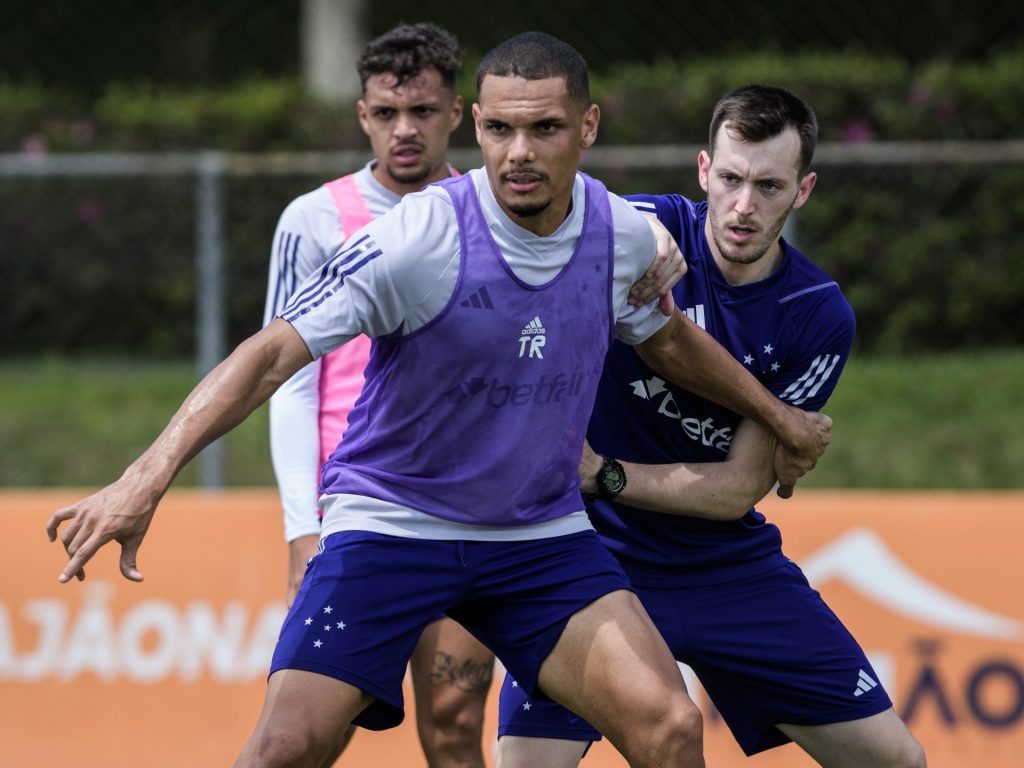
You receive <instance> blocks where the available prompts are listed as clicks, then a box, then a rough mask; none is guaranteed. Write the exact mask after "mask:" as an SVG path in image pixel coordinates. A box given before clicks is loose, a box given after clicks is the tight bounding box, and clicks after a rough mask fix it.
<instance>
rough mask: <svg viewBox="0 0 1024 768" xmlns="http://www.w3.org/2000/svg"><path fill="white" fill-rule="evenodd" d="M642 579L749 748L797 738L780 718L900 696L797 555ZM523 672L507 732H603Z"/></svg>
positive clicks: (831, 712)
mask: <svg viewBox="0 0 1024 768" xmlns="http://www.w3.org/2000/svg"><path fill="white" fill-rule="evenodd" d="M633 589H634V591H635V592H636V593H637V595H638V596H639V598H640V601H641V602H642V603H643V605H644V607H645V608H646V609H647V612H648V613H649V614H650V615H651V618H652V619H653V620H654V623H655V625H656V626H657V627H658V629H659V630H660V632H661V634H662V635H663V636H664V638H665V641H666V642H667V643H668V646H669V648H670V649H671V650H672V654H673V656H675V658H676V659H677V660H679V661H682V662H683V663H685V664H688V665H689V666H690V667H692V668H693V671H694V672H695V673H696V674H697V677H698V678H699V679H700V682H701V684H702V685H703V686H704V689H705V690H706V691H707V693H708V696H709V697H710V698H711V701H712V702H713V703H714V705H715V707H716V708H717V709H718V711H719V712H720V713H721V715H722V718H723V719H724V720H725V722H726V724H727V725H728V726H729V729H730V730H731V731H732V734H733V736H734V737H735V738H736V741H737V742H738V743H739V745H740V747H742V749H743V751H744V752H745V753H746V754H747V755H753V754H756V753H758V752H763V751H764V750H766V749H771V748H772V747H777V746H780V745H782V744H785V743H787V742H789V741H790V739H789V738H788V737H787V736H785V735H784V734H783V733H782V732H781V731H780V730H778V729H777V728H776V727H775V724H776V723H789V724H793V725H825V724H829V723H838V722H845V721H848V720H858V719H860V718H864V717H869V716H871V715H875V714H878V713H879V712H883V711H885V710H887V709H889V708H890V707H891V706H892V702H891V701H890V700H889V696H888V695H887V694H886V692H885V690H884V689H883V688H882V686H881V684H879V682H878V675H877V674H875V671H874V669H872V667H871V665H870V664H869V663H868V660H867V657H866V656H865V655H864V652H863V651H862V650H861V648H860V646H859V645H858V644H857V642H856V640H854V639H853V636H852V635H851V634H850V633H849V632H848V631H847V629H846V628H845V627H844V626H843V624H842V622H840V621H839V619H838V618H837V617H836V615H835V614H834V613H833V612H832V610H831V609H830V608H829V607H828V606H827V605H826V604H825V601H824V600H822V598H821V595H819V594H818V593H817V592H816V591H815V590H814V589H812V588H811V586H810V585H809V584H808V583H807V579H806V578H805V577H804V575H803V572H802V571H801V570H800V568H799V567H798V566H797V565H796V564H795V563H792V562H790V563H787V564H786V565H783V566H782V567H780V568H778V569H777V570H775V571H772V572H769V573H767V574H764V575H763V576H758V577H757V578H756V579H743V580H740V581H733V582H728V583H725V584H712V585H702V586H699V587H687V588H673V589H652V588H649V587H634V588H633ZM514 677H515V676H514V675H513V674H512V673H511V672H510V673H509V677H506V679H505V682H504V684H503V686H502V689H501V697H500V700H499V711H498V735H499V736H537V737H542V738H554V739H569V740H573V741H593V740H596V739H598V738H600V737H599V734H598V732H597V731H596V730H594V728H593V727H591V726H590V724H589V723H587V722H586V721H585V720H582V719H581V718H579V717H577V716H576V715H574V714H572V713H571V712H569V711H568V710H567V709H565V708H564V707H561V706H559V705H558V704H555V703H554V702H552V701H550V700H549V699H543V700H542V699H540V698H537V697H531V696H530V694H529V692H528V691H527V690H524V689H523V688H522V687H521V686H519V685H517V684H516V681H515V680H514Z"/></svg>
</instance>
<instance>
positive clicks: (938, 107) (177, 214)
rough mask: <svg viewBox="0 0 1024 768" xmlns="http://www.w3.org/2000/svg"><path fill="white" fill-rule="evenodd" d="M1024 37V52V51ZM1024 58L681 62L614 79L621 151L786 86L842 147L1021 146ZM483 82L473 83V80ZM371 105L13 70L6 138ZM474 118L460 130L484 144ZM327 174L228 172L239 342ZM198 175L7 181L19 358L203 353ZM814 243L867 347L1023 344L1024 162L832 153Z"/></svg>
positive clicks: (649, 176)
mask: <svg viewBox="0 0 1024 768" xmlns="http://www.w3.org/2000/svg"><path fill="white" fill-rule="evenodd" d="M1022 51H1024V49H1022ZM1021 71H1024V52H1017V53H1005V54H1001V55H996V56H993V57H992V58H991V59H990V60H989V61H988V62H985V63H983V64H977V65H967V66H961V67H957V68H954V67H950V66H947V65H945V64H942V63H933V64H930V65H926V66H923V67H921V68H919V69H915V70H913V71H911V70H909V69H908V67H907V66H905V65H903V64H901V63H900V62H898V61H896V60H892V59H880V58H868V57H863V56H857V55H853V54H846V55H834V54H832V55H824V54H822V55H818V56H811V55H803V56H795V57H792V58H783V57H780V56H774V55H767V54H765V55H758V56H745V57H736V58H731V59H725V60H707V61H699V62H694V63H691V64H688V65H686V66H685V67H683V66H681V65H679V64H678V63H675V62H672V61H667V60H666V61H662V62H660V63H658V64H656V65H654V66H652V67H649V68H642V67H625V68H622V69H619V70H617V71H616V73H615V75H614V76H613V77H595V78H594V84H593V90H594V95H595V98H596V99H598V100H599V101H600V103H601V104H602V105H603V113H604V120H603V123H602V137H601V142H602V144H605V145H609V144H617V143H628V142H633V141H642V142H644V143H658V142H676V141H682V142H696V143H703V142H704V141H705V140H706V136H705V133H706V123H707V119H708V114H709V112H710V109H711V106H712V104H713V102H714V101H715V100H716V99H717V97H718V96H719V95H720V93H721V92H722V91H724V90H725V89H726V88H728V87H731V86H733V85H736V84H738V83H741V82H749V81H761V82H775V83H780V84H783V85H786V86H789V87H791V88H793V89H794V90H796V91H797V92H799V93H802V94H805V95H807V97H808V98H809V100H810V101H811V102H812V103H814V104H815V106H816V108H817V110H818V112H819V115H820V117H821V122H822V136H823V138H824V139H825V140H832V141H841V140H843V139H844V138H857V139H858V140H863V139H866V138H872V137H873V138H877V139H885V140H901V139H902V140H906V139H941V138H946V139H954V138H955V139H965V138H967V139H990V140H1001V139H1015V138H1021V132H1022V130H1024V128H1022V123H1021V121H1020V120H1017V119H1015V118H1016V116H1017V114H1018V113H1019V112H1020V106H1019V105H1020V104H1024V78H1021V77H1019V75H1018V74H1017V73H1018V72H1021ZM464 85H465V84H463V86H464ZM353 112H354V110H353V109H352V108H351V106H348V107H345V108H338V107H328V106H327V105H324V104H319V103H316V102H313V101H311V100H309V99H307V98H304V97H303V96H302V95H301V93H300V92H299V89H298V87H297V86H296V85H295V84H294V83H290V82H284V81H277V82H262V83H256V82H251V83H247V84H244V85H240V86H238V87H237V88H234V89H230V90H225V91H215V90H201V91H188V92H185V91H180V92H166V91H160V90H158V89H155V88H147V87H142V86H134V87H129V86H119V87H112V88H110V89H109V90H108V91H107V92H106V93H105V94H104V96H103V97H102V98H101V99H100V100H99V101H98V102H97V103H95V104H92V105H89V108H88V109H86V108H85V106H84V105H81V104H78V103H76V101H75V100H74V99H72V98H70V97H67V96H65V97H60V96H58V95H54V94H44V93H42V92H40V91H37V90H34V89H32V88H27V87H14V86H11V85H6V86H5V85H2V84H0V142H2V143H3V144H5V145H6V147H5V148H6V149H17V148H21V147H23V146H25V145H26V144H28V145H29V146H30V147H35V148H37V149H38V148H42V147H49V148H50V149H62V150H78V151H81V150H85V149H107V150H113V149H118V150H154V149H189V148H198V147H211V146H216V147H222V148H225V149H232V150H248V151H263V150H272V149H329V148H353V147H364V146H365V140H364V138H363V137H362V135H361V134H360V132H359V129H358V126H357V124H356V123H355V121H354V118H353V114H352V113H353ZM469 122H470V121H469V120H467V121H465V124H464V126H463V128H462V130H460V134H459V139H458V141H459V143H462V144H466V145H468V144H470V143H472V130H471V129H470V128H469ZM595 172H596V173H597V175H600V176H602V178H604V180H605V181H606V182H607V183H608V184H609V185H610V186H611V187H612V188H613V189H615V190H616V191H618V192H622V193H627V192H639V191H646V192H670V191H679V192H683V193H685V194H688V195H690V196H695V197H698V198H699V197H700V195H701V192H700V189H699V188H698V187H697V186H696V183H695V172H693V171H683V172H680V171H679V170H678V169H675V170H666V171H650V170H647V171H643V172H638V171H635V170H630V169H623V168H618V169H595ZM328 175H329V172H325V174H323V175H321V176H311V175H307V176H294V177H257V176H254V177H240V178H232V179H229V180H228V182H227V204H228V208H227V219H226V221H225V229H224V231H225V239H226V248H227V258H228V268H227V284H228V285H227V290H228V295H229V297H230V300H229V303H228V305H227V317H228V323H229V342H230V343H231V344H234V343H237V342H238V341H241V339H243V338H244V337H245V336H247V335H248V334H250V333H252V332H253V331H254V330H256V328H258V327H259V324H260V320H261V317H262V304H263V296H264V292H265V287H266V269H267V262H268V257H269V249H270V240H271V235H272V233H273V228H274V225H275V223H276V221H277V218H278V216H279V215H280V212H281V210H282V209H283V208H284V206H285V205H286V204H287V202H288V201H289V200H290V199H292V198H293V197H294V196H295V195H297V194H299V193H301V192H304V191H306V190H308V189H311V188H313V187H314V186H316V185H318V184H319V183H322V182H323V181H324V180H325V178H326V176H328ZM194 195H195V190H194V182H193V180H191V179H181V178H146V179H138V178H16V177H8V178H2V177H0V241H2V242H3V243H4V248H2V249H0V275H3V279H2V280H0V303H2V304H3V306H4V312H5V319H6V322H5V323H4V324H2V325H0V350H2V352H0V354H3V355H4V356H9V355H31V354H36V353H38V352H40V351H47V352H53V353H59V354H67V353H69V352H72V353H74V352H82V353H89V354H92V353H96V352H104V353H110V354H120V353H124V352H129V353H132V354H137V355H144V356H151V357H168V356H171V357H180V356H187V355H190V354H192V351H193V333H192V322H193V320H192V318H193V311H194V291H193V285H192V280H193V265H192V258H193V253H194V247H195V234H194V232H195V222H194V218H193V216H194V213H193V208H194ZM794 219H795V224H796V233H795V236H794V242H795V243H796V244H797V245H798V246H799V247H801V248H802V249H804V250H805V251H807V252H808V254H810V255H811V256H812V257H813V258H814V259H815V260H816V261H817V262H818V263H820V264H821V265H822V266H823V267H824V268H825V269H827V270H828V271H829V272H830V273H831V274H832V275H833V276H834V277H835V278H836V279H837V280H838V281H839V282H840V284H841V285H842V286H843V289H844V290H845V292H846V294H847V296H848V297H849V299H850V301H851V303H852V304H853V306H854V309H855V311H856V313H857V317H858V337H857V338H858V342H857V343H858V345H859V347H860V349H861V351H863V352H871V353H874V352H880V353H883V352H884V353H896V354H903V353H916V352H929V351H942V350H950V349H976V348H999V347H1007V346H1011V347H1012V346H1017V347H1024V322H1021V321H1020V318H1021V317H1024V248H1022V247H1021V244H1020V243H1021V241H1020V232H1022V231H1024V164H1021V163H1017V164H1016V165H1014V164H1012V163H993V164H989V165H979V166H955V165H906V166H884V167H881V166H878V167H866V166H850V167H842V166H835V165H829V166H827V167H825V168H820V169H819V182H818V187H817V188H816V190H815V193H814V196H813V198H812V200H811V202H810V204H809V205H807V206H806V207H805V208H803V209H802V210H800V211H799V212H798V215H797V216H795V217H794Z"/></svg>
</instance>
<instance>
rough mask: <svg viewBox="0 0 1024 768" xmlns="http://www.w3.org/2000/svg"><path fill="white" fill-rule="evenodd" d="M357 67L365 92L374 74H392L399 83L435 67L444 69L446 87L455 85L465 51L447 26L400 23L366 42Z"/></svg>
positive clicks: (443, 77)
mask: <svg viewBox="0 0 1024 768" xmlns="http://www.w3.org/2000/svg"><path fill="white" fill-rule="evenodd" d="M356 68H357V69H358V70H359V80H360V82H361V83H362V84H363V91H364V92H365V91H366V81H367V80H368V79H369V78H370V77H372V76H373V75H383V74H392V75H394V76H395V79H396V81H397V82H396V83H395V85H402V83H404V82H406V81H407V80H411V79H412V78H414V77H416V76H417V75H419V74H420V73H421V72H423V70H425V69H431V68H432V69H436V70H437V71H438V72H440V73H441V82H442V83H443V84H444V86H445V87H446V88H451V89H454V88H455V76H456V75H457V74H458V72H459V69H461V68H462V51H461V50H460V49H459V41H458V40H457V39H456V38H455V35H453V34H452V33H451V32H449V31H448V30H447V29H445V28H444V27H441V26H438V25H437V24H431V23H429V22H422V23H419V24H399V25H398V26H397V27H394V28H393V29H391V30H389V31H387V32H385V33H384V34H383V35H381V36H380V37H376V38H374V39H373V40H371V41H370V42H369V43H367V44H366V47H365V48H363V52H362V54H361V55H360V56H359V61H358V62H356Z"/></svg>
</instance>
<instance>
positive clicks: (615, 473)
mask: <svg viewBox="0 0 1024 768" xmlns="http://www.w3.org/2000/svg"><path fill="white" fill-rule="evenodd" d="M598 480H599V482H600V485H601V495H602V496H603V497H604V498H607V499H612V498H615V497H616V496H618V495H619V494H620V493H622V489H623V488H625V487H626V472H625V470H623V468H622V465H621V464H619V462H617V461H615V460H614V459H606V460H605V463H604V466H603V467H601V473H600V475H598Z"/></svg>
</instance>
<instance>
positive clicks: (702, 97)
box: [0, 46, 1024, 151]
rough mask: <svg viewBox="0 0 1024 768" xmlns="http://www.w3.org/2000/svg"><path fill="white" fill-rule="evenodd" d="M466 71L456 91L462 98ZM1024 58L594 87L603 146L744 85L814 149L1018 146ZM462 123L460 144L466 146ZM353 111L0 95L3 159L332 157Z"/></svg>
mask: <svg viewBox="0 0 1024 768" xmlns="http://www.w3.org/2000/svg"><path fill="white" fill-rule="evenodd" d="M471 65H472V62H469V63H468V65H467V67H466V71H465V73H464V74H463V77H462V78H461V81H460V85H459V88H460V90H461V91H462V92H463V94H464V96H465V98H466V99H467V101H472V98H473V83H472V79H473V78H472V74H473V72H472V70H473V67H472V66H471ZM1020 72H1024V46H1022V47H1020V48H1018V49H1016V50H1012V51H1002V52H997V53H993V54H992V56H991V57H990V58H989V59H988V60H986V61H983V62H973V63H956V64H953V63H950V62H943V61H937V62H932V63H927V64H922V65H918V66H915V67H911V66H910V65H908V64H907V63H905V62H903V61H902V60H900V59H898V58H894V57H893V58H889V57H879V56H872V55H868V54H860V53H834V52H830V53H799V54H794V55H782V54H777V53H761V54H749V55H742V56H730V57H722V58H709V59H698V60H695V61H686V62H683V61H680V60H672V59H663V60H661V61H659V62H657V63H655V64H653V65H650V66H644V65H624V66H621V67H618V68H616V69H615V70H614V72H612V73H610V74H595V75H594V77H593V82H592V86H593V95H594V98H595V99H596V100H597V101H598V102H599V103H600V104H601V105H602V110H603V113H604V121H603V124H602V142H604V143H616V144H617V143H644V144H649V143H664V142H680V141H681V142H693V141H703V140H704V138H705V136H706V129H707V118H708V115H709V113H710V110H711V107H712V105H713V104H714V102H715V100H716V99H717V98H718V97H719V96H720V95H721V94H722V93H723V92H724V91H726V90H728V89H729V88H732V87H734V86H736V85H740V84H743V83H747V82H769V83H774V84H777V85H782V86H785V87H788V88H791V89H792V90H794V91H796V92H798V93H800V94H801V95H803V96H805V97H806V98H807V99H808V100H809V101H811V103H812V104H813V105H814V106H815V109H816V110H817V112H818V116H819V118H820V122H821V127H822V140H824V141H843V140H847V139H856V140H863V139H866V138H877V139H885V140H892V141H894V140H925V139H975V140H980V139H986V140H1000V139H1012V138H1021V137H1024V125H1022V121H1021V120H1020V105H1021V104H1022V103H1024V77H1021V76H1020ZM469 123H470V121H469V120H468V119H467V120H466V121H465V124H464V125H463V127H462V129H461V130H460V131H459V134H458V136H457V143H459V144H463V145H470V144H472V142H473V132H472V130H471V127H470V125H469ZM362 142H363V139H362V136H361V134H360V132H359V128H358V125H357V124H356V122H355V116H354V110H353V109H352V107H351V105H340V106H339V105H329V104H325V103H322V102H318V101H316V100H315V99H311V98H309V97H307V96H305V95H304V94H303V92H302V89H301V87H300V85H299V84H298V83H297V82H295V81H291V80H272V81H248V82H243V83H240V84H238V85H237V86H235V87H233V88H224V89H211V88H199V89H190V90H176V89H172V88H167V87H160V88H158V87H156V86H151V85H145V84H134V85H127V84H114V85H111V86H109V87H108V88H107V89H106V90H105V92H104V93H103V94H102V95H101V96H100V97H99V98H98V99H97V100H95V101H91V102H88V103H86V102H84V101H83V100H81V99H76V98H75V97H73V96H72V95H71V94H67V93H61V92H52V91H47V90H45V89H41V88H38V87H34V86H31V85H24V84H14V83H11V82H6V83H5V82H0V150H2V151H20V150H22V149H24V148H26V147H27V148H34V149H47V150H50V151H69V150H74V151H80V150H88V149H96V150H155V149H194V148H222V149H229V150H250V151H262V150H276V149H296V150H302V149H336V148H351V147H353V146H362V145H363V143H362Z"/></svg>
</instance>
